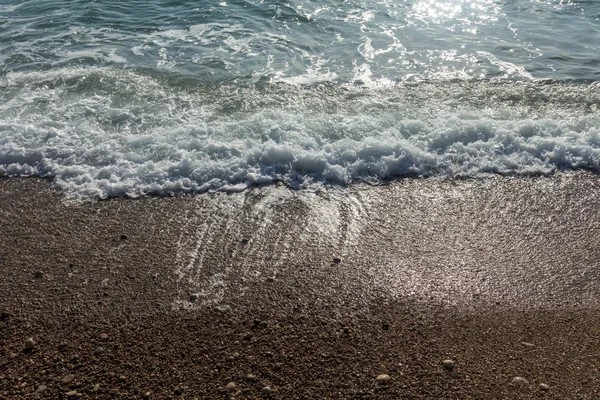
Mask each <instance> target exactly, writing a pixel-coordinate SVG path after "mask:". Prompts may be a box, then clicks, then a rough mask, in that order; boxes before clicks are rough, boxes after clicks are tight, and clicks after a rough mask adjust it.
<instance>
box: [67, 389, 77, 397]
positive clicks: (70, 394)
mask: <svg viewBox="0 0 600 400" xmlns="http://www.w3.org/2000/svg"><path fill="white" fill-rule="evenodd" d="M66 395H67V397H75V396H77V390H71V391H70V392H67V393H66Z"/></svg>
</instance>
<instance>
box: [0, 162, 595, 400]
mask: <svg viewBox="0 0 600 400" xmlns="http://www.w3.org/2000/svg"><path fill="white" fill-rule="evenodd" d="M598 193H600V177H598V176H597V175H593V174H591V173H585V172H573V173H560V174H557V175H555V176H553V177H538V178H502V177H495V178H489V179H482V180H463V181H445V180H436V179H428V180H427V179H422V180H403V181H399V182H395V183H391V184H389V185H385V186H366V185H365V186H361V187H356V188H353V189H348V190H346V191H334V190H326V191H322V192H319V193H308V192H298V191H293V190H290V189H288V188H286V187H284V186H278V187H274V186H271V187H263V188H254V189H251V190H249V191H246V192H243V193H236V194H225V193H213V194H203V195H196V196H177V197H149V198H142V199H138V200H131V199H111V200H106V201H97V202H75V201H71V200H67V199H66V198H65V197H64V195H63V194H61V193H59V192H57V191H56V190H55V189H53V188H52V186H51V185H50V183H49V182H47V181H44V180H41V179H36V178H22V179H21V178H10V179H1V180H0V312H1V314H0V398H2V399H21V398H23V399H29V398H48V399H56V398H62V399H66V398H73V399H75V398H90V399H142V398H150V399H196V398H197V399H229V398H235V399H259V398H273V399H597V398H600V350H599V348H600V347H599V342H600V308H599V305H600V268H599V266H600V246H599V245H600V196H598ZM30 338H31V339H32V340H31V341H28V339H30ZM444 361H446V363H444ZM450 361H451V362H450Z"/></svg>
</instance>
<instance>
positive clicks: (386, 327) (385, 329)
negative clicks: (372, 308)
mask: <svg viewBox="0 0 600 400" xmlns="http://www.w3.org/2000/svg"><path fill="white" fill-rule="evenodd" d="M381 329H383V330H384V331H387V330H388V329H390V324H388V323H387V322H384V323H382V324H381Z"/></svg>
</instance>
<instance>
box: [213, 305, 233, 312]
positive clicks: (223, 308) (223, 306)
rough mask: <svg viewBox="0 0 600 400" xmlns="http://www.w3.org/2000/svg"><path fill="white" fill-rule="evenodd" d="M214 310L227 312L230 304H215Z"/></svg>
mask: <svg viewBox="0 0 600 400" xmlns="http://www.w3.org/2000/svg"><path fill="white" fill-rule="evenodd" d="M215 310H217V311H218V312H220V313H221V314H227V313H228V312H230V311H231V306H229V305H227V304H224V305H222V306H216V307H215Z"/></svg>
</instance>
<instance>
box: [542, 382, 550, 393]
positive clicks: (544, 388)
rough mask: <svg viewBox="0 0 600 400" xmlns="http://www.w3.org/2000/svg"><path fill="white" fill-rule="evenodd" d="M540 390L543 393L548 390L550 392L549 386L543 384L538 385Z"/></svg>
mask: <svg viewBox="0 0 600 400" xmlns="http://www.w3.org/2000/svg"><path fill="white" fill-rule="evenodd" d="M540 389H541V390H543V391H544V392H547V391H548V390H550V385H547V384H545V383H540Z"/></svg>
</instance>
